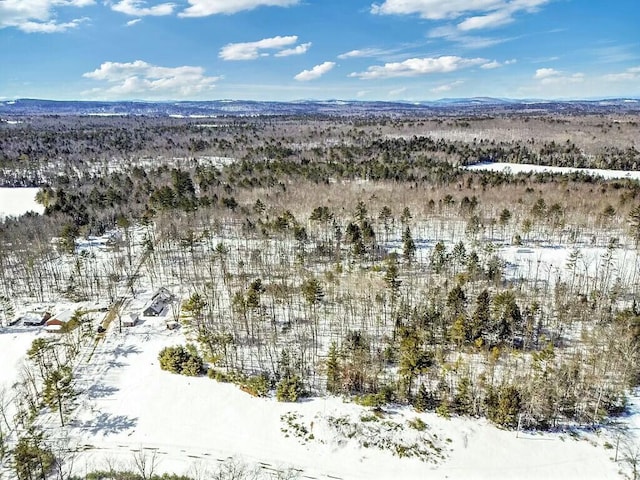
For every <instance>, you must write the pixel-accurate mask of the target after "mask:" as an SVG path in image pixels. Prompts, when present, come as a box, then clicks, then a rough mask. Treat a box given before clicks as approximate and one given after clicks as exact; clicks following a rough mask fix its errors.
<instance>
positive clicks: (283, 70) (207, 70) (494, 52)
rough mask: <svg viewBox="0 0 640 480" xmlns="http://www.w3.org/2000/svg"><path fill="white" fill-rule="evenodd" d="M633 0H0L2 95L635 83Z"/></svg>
mask: <svg viewBox="0 0 640 480" xmlns="http://www.w3.org/2000/svg"><path fill="white" fill-rule="evenodd" d="M639 26H640V2H639V1H638V0H613V1H607V0H377V1H374V2H372V1H371V0H368V1H367V0H0V100H2V99H5V100H6V99H13V98H25V97H29V98H50V99H80V100H119V99H146V100H188V99H201V100H207V99H225V98H230V99H253V100H297V99H361V100H409V101H417V100H430V99H438V98H446V97H473V96H492V97H509V98H602V97H612V96H633V97H640V27H639Z"/></svg>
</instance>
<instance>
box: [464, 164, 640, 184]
mask: <svg viewBox="0 0 640 480" xmlns="http://www.w3.org/2000/svg"><path fill="white" fill-rule="evenodd" d="M465 168H466V169H467V170H471V171H474V170H489V171H493V172H511V173H513V174H518V173H542V172H547V173H564V174H567V173H574V172H577V173H582V174H585V175H591V176H595V177H602V178H605V179H614V178H628V179H632V180H640V172H635V171H629V170H605V169H598V168H574V167H550V166H545V165H532V164H528V163H501V162H495V163H478V164H476V165H469V166H467V167H465Z"/></svg>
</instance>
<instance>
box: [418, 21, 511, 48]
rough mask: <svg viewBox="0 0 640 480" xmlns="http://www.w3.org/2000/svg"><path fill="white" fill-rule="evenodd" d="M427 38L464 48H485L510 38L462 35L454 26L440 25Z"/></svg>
mask: <svg viewBox="0 0 640 480" xmlns="http://www.w3.org/2000/svg"><path fill="white" fill-rule="evenodd" d="M429 38H444V39H446V40H449V41H450V42H456V43H458V44H460V45H461V46H463V47H465V48H487V47H492V46H494V45H498V44H500V43H504V42H508V41H509V40H511V39H510V38H494V37H484V36H479V35H467V34H465V33H462V32H461V31H460V30H459V29H458V28H457V27H456V26H454V25H442V26H439V27H437V28H434V29H432V30H431V31H430V32H429Z"/></svg>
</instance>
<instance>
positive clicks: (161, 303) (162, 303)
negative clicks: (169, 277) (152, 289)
mask: <svg viewBox="0 0 640 480" xmlns="http://www.w3.org/2000/svg"><path fill="white" fill-rule="evenodd" d="M172 300H173V295H171V292H169V290H167V289H166V288H164V287H162V288H160V289H159V290H158V291H157V292H156V293H155V294H154V295H153V297H151V302H150V303H149V304H148V305H147V306H146V307H145V309H144V310H143V311H142V315H144V316H145V317H157V316H159V315H160V314H162V312H163V311H164V309H165V308H166V306H167V305H169V304H170V303H171V301H172Z"/></svg>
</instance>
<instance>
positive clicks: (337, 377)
mask: <svg viewBox="0 0 640 480" xmlns="http://www.w3.org/2000/svg"><path fill="white" fill-rule="evenodd" d="M341 381H342V374H341V368H340V359H339V357H338V348H337V347H336V343H335V342H331V346H330V347H329V354H328V355H327V391H328V392H329V393H339V392H340V391H341V390H342V385H341Z"/></svg>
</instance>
